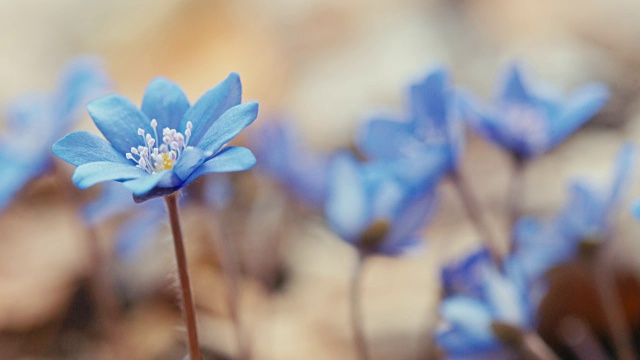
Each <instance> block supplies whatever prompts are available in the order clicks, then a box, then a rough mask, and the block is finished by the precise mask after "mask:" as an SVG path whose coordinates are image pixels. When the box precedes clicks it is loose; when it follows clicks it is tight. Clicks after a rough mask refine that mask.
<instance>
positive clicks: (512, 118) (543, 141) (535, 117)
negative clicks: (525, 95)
mask: <svg viewBox="0 0 640 360" xmlns="http://www.w3.org/2000/svg"><path fill="white" fill-rule="evenodd" d="M504 125H505V126H506V127H507V128H508V131H509V133H511V134H513V136H514V138H516V139H517V140H518V141H523V142H525V143H526V144H528V145H529V146H530V147H531V150H533V151H534V152H535V151H541V150H544V148H545V147H546V146H547V142H548V140H549V139H548V136H547V123H546V121H545V117H544V114H543V113H542V112H541V111H540V110H538V109H536V108H533V107H531V106H524V105H512V106H509V107H508V108H507V109H505V115H504Z"/></svg>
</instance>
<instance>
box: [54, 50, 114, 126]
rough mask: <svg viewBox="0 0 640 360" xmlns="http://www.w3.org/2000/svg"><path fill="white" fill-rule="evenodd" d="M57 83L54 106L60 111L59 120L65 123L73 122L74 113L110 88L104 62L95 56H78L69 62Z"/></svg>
mask: <svg viewBox="0 0 640 360" xmlns="http://www.w3.org/2000/svg"><path fill="white" fill-rule="evenodd" d="M59 83H60V85H59V89H58V91H57V92H56V99H57V101H56V105H57V106H59V109H60V111H61V116H60V119H61V120H65V121H72V120H75V116H74V115H77V113H76V111H79V110H80V108H84V105H86V103H87V102H88V101H89V100H92V99H95V98H96V97H98V96H101V95H104V94H106V92H107V91H108V90H109V89H110V88H111V81H110V80H109V77H108V75H107V73H106V71H105V66H104V62H103V61H102V60H101V59H100V58H98V57H95V56H78V57H76V58H74V59H72V60H71V61H69V62H68V63H67V64H66V65H65V68H64V69H63V70H62V75H61V76H60V81H59Z"/></svg>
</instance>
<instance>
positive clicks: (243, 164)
mask: <svg viewBox="0 0 640 360" xmlns="http://www.w3.org/2000/svg"><path fill="white" fill-rule="evenodd" d="M241 94H242V88H241V84H240V78H239V77H238V75H237V74H235V73H232V74H230V75H229V77H227V79H226V80H224V81H223V82H221V83H220V84H218V85H217V86H216V87H214V88H213V89H211V90H209V91H207V92H206V93H205V94H204V95H203V96H202V97H201V98H200V99H199V100H198V101H197V102H196V103H195V104H194V105H193V106H191V105H190V104H189V101H188V100H187V98H186V96H185V95H184V93H183V92H182V89H180V87H179V86H178V85H176V84H174V83H172V82H171V81H169V80H167V79H164V78H156V79H154V80H153V81H151V83H150V84H149V86H148V87H147V89H146V91H145V95H144V99H143V100H142V107H141V110H138V108H136V106H135V105H134V104H133V103H132V102H131V101H129V100H128V99H126V98H124V97H122V96H120V95H110V96H107V97H104V98H100V99H97V100H94V101H92V102H90V103H89V105H88V106H87V109H88V110H89V115H91V117H92V118H93V121H94V122H95V124H96V126H97V127H98V129H99V130H100V131H101V132H102V134H103V135H104V136H105V138H106V139H107V140H108V141H105V140H104V139H102V138H101V137H99V136H96V135H93V134H90V133H88V132H85V131H76V132H73V133H70V134H68V135H67V136H65V137H64V138H62V139H61V140H60V141H58V142H57V143H56V144H54V146H53V152H54V154H56V155H57V156H58V157H60V158H62V159H63V160H65V161H67V162H68V163H70V164H72V165H75V166H77V169H76V170H75V173H74V174H73V178H72V180H73V182H74V183H75V184H76V185H77V186H78V187H79V188H81V189H85V188H88V187H90V186H92V185H94V184H96V183H99V182H103V181H108V180H115V181H119V182H123V183H124V185H125V186H126V187H127V188H128V189H129V190H131V191H132V192H133V194H134V195H135V197H136V201H144V200H147V199H150V198H153V197H158V196H163V195H167V194H170V193H172V192H174V191H177V190H179V189H181V188H182V187H184V186H186V185H188V184H189V183H190V182H192V181H193V180H195V179H196V178H198V177H199V176H201V175H204V174H207V173H217V172H228V171H240V170H246V169H248V168H250V167H252V166H253V165H254V164H255V157H254V156H253V154H252V153H251V151H249V150H248V149H246V148H243V147H237V146H226V147H223V146H224V145H225V144H226V143H228V142H229V141H230V140H231V139H233V138H234V137H235V136H236V135H237V134H238V133H239V132H240V131H241V130H242V129H244V128H245V127H246V126H248V125H249V124H251V123H252V122H253V121H254V120H255V118H256V116H257V113H258V103H256V102H250V103H244V104H240V101H241ZM158 128H160V129H161V130H160V131H159V130H158Z"/></svg>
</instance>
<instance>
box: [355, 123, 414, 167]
mask: <svg viewBox="0 0 640 360" xmlns="http://www.w3.org/2000/svg"><path fill="white" fill-rule="evenodd" d="M356 141H357V142H358V148H359V149H360V150H361V151H362V152H364V153H365V154H366V155H367V156H368V157H370V158H373V159H379V160H393V159H395V158H396V157H398V156H399V155H401V154H407V155H408V154H409V153H412V152H415V150H412V149H420V148H422V147H424V145H423V144H422V143H421V142H419V141H418V140H417V139H416V138H415V136H414V135H413V133H412V132H411V124H409V123H405V122H400V121H393V120H386V119H373V120H370V121H368V122H366V123H364V124H363V125H362V126H361V128H360V129H359V132H358V136H357V139H356Z"/></svg>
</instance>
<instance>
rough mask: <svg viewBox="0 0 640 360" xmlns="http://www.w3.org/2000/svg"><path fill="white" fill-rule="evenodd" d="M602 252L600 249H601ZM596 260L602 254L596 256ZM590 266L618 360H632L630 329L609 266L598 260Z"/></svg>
mask: <svg viewBox="0 0 640 360" xmlns="http://www.w3.org/2000/svg"><path fill="white" fill-rule="evenodd" d="M601 250H602V249H601ZM598 255H599V256H597V257H598V258H600V257H602V254H598ZM594 260H596V261H593V262H592V264H591V271H592V273H593V276H594V280H595V284H596V290H597V293H598V297H599V298H600V302H601V304H602V311H603V312H604V316H605V318H606V319H607V323H608V325H609V333H610V335H611V338H612V340H613V346H614V349H615V352H616V355H617V358H618V359H621V360H634V359H636V358H637V357H636V355H635V353H634V350H633V342H632V340H631V329H630V328H629V324H627V321H626V318H625V314H624V310H623V309H622V303H621V300H620V296H619V294H618V289H617V288H616V285H615V278H614V273H613V270H612V268H611V266H610V265H608V264H602V261H598V260H599V259H594Z"/></svg>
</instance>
